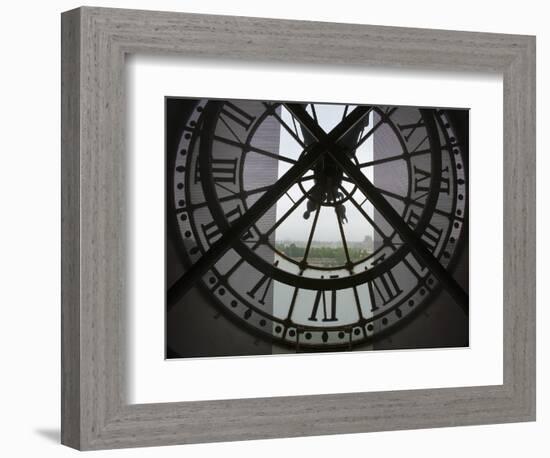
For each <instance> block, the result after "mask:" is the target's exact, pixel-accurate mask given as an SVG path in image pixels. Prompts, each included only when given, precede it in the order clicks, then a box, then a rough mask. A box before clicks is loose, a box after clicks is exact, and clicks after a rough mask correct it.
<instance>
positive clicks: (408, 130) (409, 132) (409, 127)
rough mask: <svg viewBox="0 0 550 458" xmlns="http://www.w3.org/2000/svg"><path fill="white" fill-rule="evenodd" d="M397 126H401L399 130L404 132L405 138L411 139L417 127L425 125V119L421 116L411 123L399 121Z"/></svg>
mask: <svg viewBox="0 0 550 458" xmlns="http://www.w3.org/2000/svg"><path fill="white" fill-rule="evenodd" d="M397 127H399V130H400V131H401V132H402V133H403V136H404V137H405V140H407V141H409V139H410V138H411V137H412V136H413V134H414V133H415V132H416V131H417V129H419V128H420V127H424V121H423V120H422V116H421V117H420V118H419V119H418V121H417V122H413V123H410V124H399V123H398V124H397Z"/></svg>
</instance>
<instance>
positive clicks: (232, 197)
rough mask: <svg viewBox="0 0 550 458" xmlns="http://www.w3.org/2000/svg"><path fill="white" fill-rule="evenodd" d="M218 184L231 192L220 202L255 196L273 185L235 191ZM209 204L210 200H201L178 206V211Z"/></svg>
mask: <svg viewBox="0 0 550 458" xmlns="http://www.w3.org/2000/svg"><path fill="white" fill-rule="evenodd" d="M216 185H217V186H219V187H222V188H223V189H225V190H226V191H228V192H230V193H231V195H229V196H224V197H220V198H219V199H218V201H219V202H229V201H231V200H235V199H242V200H244V199H246V198H247V197H250V196H253V195H255V194H259V193H261V192H266V191H267V190H268V189H269V188H271V186H272V185H268V186H262V187H260V188H254V189H250V190H249V191H241V192H235V191H232V190H231V189H229V188H227V187H225V186H223V185H221V184H220V183H216ZM207 206H208V202H201V203H200V204H191V205H187V206H185V207H181V208H177V209H176V213H182V212H186V211H194V210H197V209H199V208H203V207H207Z"/></svg>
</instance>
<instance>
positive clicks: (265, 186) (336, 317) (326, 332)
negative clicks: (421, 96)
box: [165, 97, 469, 358]
mask: <svg viewBox="0 0 550 458" xmlns="http://www.w3.org/2000/svg"><path fill="white" fill-rule="evenodd" d="M165 126H166V143H165V144H166V151H165V154H166V161H165V163H166V167H165V169H166V180H165V183H166V198H165V205H166V209H165V217H166V221H165V224H166V245H165V246H166V253H165V269H166V357H167V358H189V357H219V356H245V355H269V354H285V353H304V352H305V353H312V352H324V351H330V352H336V351H368V350H389V349H415V348H448V347H465V346H468V345H469V319H468V305H469V303H468V302H469V301H468V263H469V257H468V198H469V196H468V152H469V148H468V144H469V138H468V133H469V132H468V126H469V111H468V110H466V109H451V108H433V107H412V106H383V105H372V106H369V105H350V104H328V103H305V102H290V101H284V102H281V101H259V100H220V99H190V98H182V97H166V98H165Z"/></svg>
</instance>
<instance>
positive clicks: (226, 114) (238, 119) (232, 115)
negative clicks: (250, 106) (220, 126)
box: [220, 102, 256, 130]
mask: <svg viewBox="0 0 550 458" xmlns="http://www.w3.org/2000/svg"><path fill="white" fill-rule="evenodd" d="M220 117H221V118H222V119H223V120H224V121H226V122H227V123H228V124H230V123H231V122H234V123H237V124H238V125H240V126H241V127H242V128H244V129H246V130H248V129H250V127H251V126H252V124H253V123H254V121H255V120H256V116H252V115H250V114H249V113H247V112H246V111H244V110H243V109H242V108H240V107H238V106H236V105H234V104H232V103H231V102H225V103H224V104H223V108H222V110H221V112H220ZM227 127H228V128H229V129H230V127H229V126H227Z"/></svg>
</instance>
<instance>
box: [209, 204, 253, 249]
mask: <svg viewBox="0 0 550 458" xmlns="http://www.w3.org/2000/svg"><path fill="white" fill-rule="evenodd" d="M241 216H242V211H241V207H239V206H237V207H235V208H234V209H233V210H231V211H229V212H227V213H226V214H225V218H226V219H227V221H228V222H229V223H230V224H231V223H232V222H234V221H235V220H237V219H239V218H240V217H241ZM201 228H202V232H203V233H204V236H205V237H206V240H207V241H208V244H209V245H212V243H214V242H215V241H216V239H217V238H218V237H219V236H220V235H221V231H220V228H219V227H218V225H217V224H216V222H215V221H211V222H209V223H207V224H201ZM248 234H249V233H248ZM246 237H247V234H245V235H243V238H246Z"/></svg>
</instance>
